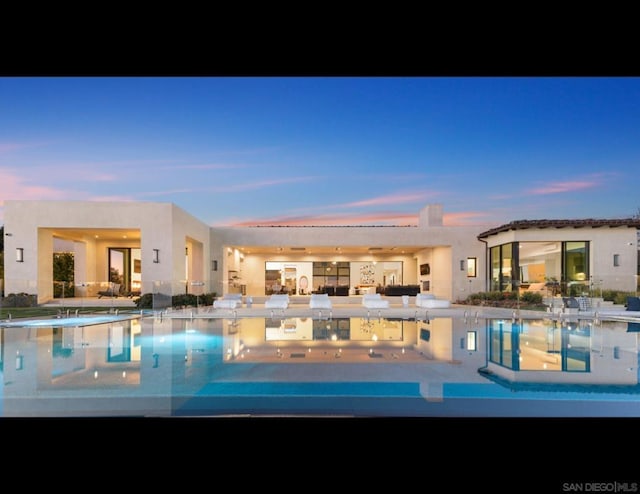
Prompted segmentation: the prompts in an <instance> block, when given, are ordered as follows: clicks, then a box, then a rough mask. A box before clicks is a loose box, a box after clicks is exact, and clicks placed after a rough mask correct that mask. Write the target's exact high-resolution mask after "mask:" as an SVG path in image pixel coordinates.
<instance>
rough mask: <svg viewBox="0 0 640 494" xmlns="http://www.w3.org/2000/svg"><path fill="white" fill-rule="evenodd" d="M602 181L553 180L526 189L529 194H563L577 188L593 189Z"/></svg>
mask: <svg viewBox="0 0 640 494" xmlns="http://www.w3.org/2000/svg"><path fill="white" fill-rule="evenodd" d="M599 185H600V182H598V181H595V180H573V181H567V182H551V183H548V184H546V185H543V186H540V187H536V188H533V189H527V190H525V191H524V193H525V194H527V195H533V196H537V195H549V194H562V193H566V192H574V191H577V190H584V189H592V188H594V187H598V186H599Z"/></svg>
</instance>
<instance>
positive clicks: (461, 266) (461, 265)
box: [460, 259, 465, 271]
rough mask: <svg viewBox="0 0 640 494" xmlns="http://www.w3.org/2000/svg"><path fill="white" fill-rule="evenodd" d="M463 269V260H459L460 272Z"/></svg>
mask: <svg viewBox="0 0 640 494" xmlns="http://www.w3.org/2000/svg"><path fill="white" fill-rule="evenodd" d="M464 270H465V267H464V259H460V271H464Z"/></svg>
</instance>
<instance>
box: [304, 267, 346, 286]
mask: <svg viewBox="0 0 640 494" xmlns="http://www.w3.org/2000/svg"><path fill="white" fill-rule="evenodd" d="M350 280H351V278H350V269H349V263H348V262H336V261H333V262H329V261H327V262H314V263H313V285H312V286H313V287H314V289H317V288H318V287H324V286H332V287H337V286H346V287H348V286H350Z"/></svg>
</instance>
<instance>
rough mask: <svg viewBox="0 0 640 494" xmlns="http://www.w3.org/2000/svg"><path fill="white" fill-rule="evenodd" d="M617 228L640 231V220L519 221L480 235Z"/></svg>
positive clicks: (482, 236) (479, 236) (483, 236)
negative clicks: (550, 229)
mask: <svg viewBox="0 0 640 494" xmlns="http://www.w3.org/2000/svg"><path fill="white" fill-rule="evenodd" d="M602 227H609V228H616V227H627V228H637V229H640V218H623V219H609V220H602V219H600V220H597V219H581V220H518V221H512V222H510V223H507V224H505V225H501V226H497V227H495V228H492V229H490V230H487V231H486V232H482V233H481V234H480V235H478V238H485V237H488V236H489V235H495V234H497V233H501V232H507V231H509V230H526V229H528V228H602Z"/></svg>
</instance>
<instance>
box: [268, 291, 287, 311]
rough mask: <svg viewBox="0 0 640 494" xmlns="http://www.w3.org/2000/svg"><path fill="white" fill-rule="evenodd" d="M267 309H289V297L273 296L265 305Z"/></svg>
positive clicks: (284, 295) (283, 295) (282, 295)
mask: <svg viewBox="0 0 640 494" xmlns="http://www.w3.org/2000/svg"><path fill="white" fill-rule="evenodd" d="M264 306H265V308H266V309H286V308H287V307H289V295H287V294H274V295H271V296H270V297H269V298H268V299H267V300H266V301H265V303H264Z"/></svg>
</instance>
